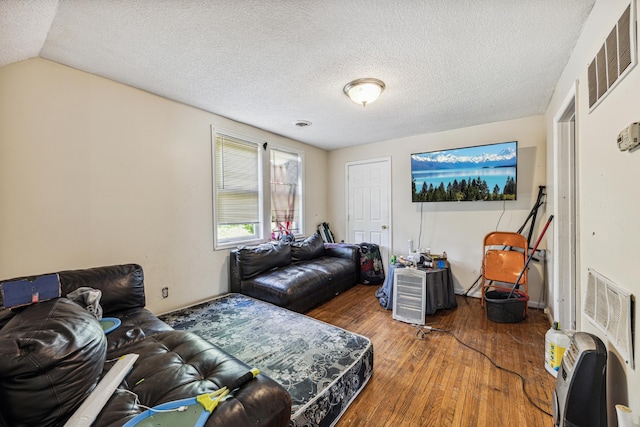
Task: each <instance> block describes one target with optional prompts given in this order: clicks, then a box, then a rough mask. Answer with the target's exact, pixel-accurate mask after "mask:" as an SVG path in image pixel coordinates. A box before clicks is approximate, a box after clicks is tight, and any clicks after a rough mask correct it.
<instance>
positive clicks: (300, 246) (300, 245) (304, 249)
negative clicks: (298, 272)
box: [291, 234, 324, 260]
mask: <svg viewBox="0 0 640 427" xmlns="http://www.w3.org/2000/svg"><path fill="white" fill-rule="evenodd" d="M323 255H324V242H323V241H322V237H320V235H319V234H312V235H311V236H309V237H307V238H306V239H304V240H303V241H301V242H293V243H291V258H293V259H297V260H305V259H316V258H320V257H321V256H323Z"/></svg>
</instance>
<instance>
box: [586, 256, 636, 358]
mask: <svg viewBox="0 0 640 427" xmlns="http://www.w3.org/2000/svg"><path fill="white" fill-rule="evenodd" d="M583 312H584V315H585V316H586V317H587V318H588V319H589V320H590V321H591V323H593V324H594V325H595V326H596V327H597V328H598V329H600V330H601V331H602V332H604V334H605V335H606V337H607V339H608V340H609V342H610V343H611V344H613V345H614V346H615V348H616V349H618V352H620V355H621V356H622V357H623V358H624V359H625V362H626V363H627V364H629V366H630V367H631V368H632V369H634V357H633V354H634V352H633V316H634V304H633V296H632V295H631V293H629V292H627V291H626V290H624V289H621V288H620V287H618V286H617V285H615V284H614V283H613V282H612V281H611V280H609V279H607V278H606V277H604V276H603V275H602V274H600V273H598V272H597V271H595V270H593V269H591V268H590V269H589V279H588V281H587V292H586V294H585V297H584V311H583Z"/></svg>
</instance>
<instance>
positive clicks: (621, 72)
mask: <svg viewBox="0 0 640 427" xmlns="http://www.w3.org/2000/svg"><path fill="white" fill-rule="evenodd" d="M637 60H638V59H637V52H636V8H635V0H633V1H632V2H631V3H629V5H628V6H627V8H626V9H625V10H624V13H623V14H622V16H620V19H618V22H617V23H616V25H615V26H614V27H613V29H612V30H611V32H610V33H609V35H608V36H607V39H606V40H605V42H604V44H603V45H602V47H601V48H600V50H599V51H598V54H597V55H596V57H595V58H593V61H591V63H590V64H589V67H588V70H587V79H588V83H589V112H591V111H593V110H594V109H595V108H596V107H597V106H598V104H600V101H602V99H604V97H605V95H606V94H607V93H609V92H611V90H613V88H614V87H615V86H616V85H617V84H618V83H619V82H620V81H621V80H622V79H623V78H624V77H625V76H626V75H627V74H628V73H629V71H631V69H632V68H633V67H634V66H635V65H636V63H637Z"/></svg>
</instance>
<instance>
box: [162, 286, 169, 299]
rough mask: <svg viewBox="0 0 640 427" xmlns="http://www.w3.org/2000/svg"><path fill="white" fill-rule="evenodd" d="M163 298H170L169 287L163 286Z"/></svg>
mask: <svg viewBox="0 0 640 427" xmlns="http://www.w3.org/2000/svg"><path fill="white" fill-rule="evenodd" d="M162 298H169V288H167V287H164V288H162Z"/></svg>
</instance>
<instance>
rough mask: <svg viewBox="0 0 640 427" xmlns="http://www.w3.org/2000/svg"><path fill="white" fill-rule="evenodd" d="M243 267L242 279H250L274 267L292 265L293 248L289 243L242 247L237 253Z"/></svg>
mask: <svg viewBox="0 0 640 427" xmlns="http://www.w3.org/2000/svg"><path fill="white" fill-rule="evenodd" d="M237 257H238V261H239V263H240V264H241V265H242V271H241V273H240V278H241V279H243V280H244V279H249V278H251V277H253V276H255V275H258V274H260V273H262V272H264V271H267V270H270V269H272V268H274V267H283V266H285V265H289V264H290V263H291V247H290V246H289V244H288V243H281V242H279V243H263V244H261V245H256V246H240V247H239V248H238V251H237Z"/></svg>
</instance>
